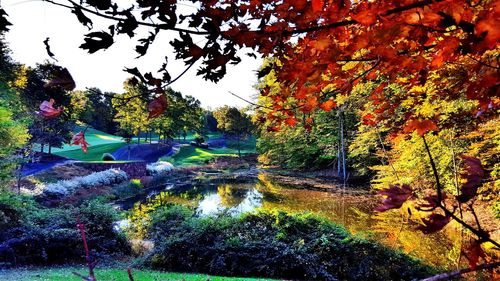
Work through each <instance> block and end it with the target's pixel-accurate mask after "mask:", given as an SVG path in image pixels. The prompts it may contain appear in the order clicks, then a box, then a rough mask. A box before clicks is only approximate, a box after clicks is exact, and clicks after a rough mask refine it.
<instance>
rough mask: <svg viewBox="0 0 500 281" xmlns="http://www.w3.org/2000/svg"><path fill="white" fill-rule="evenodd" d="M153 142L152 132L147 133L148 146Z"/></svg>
mask: <svg viewBox="0 0 500 281" xmlns="http://www.w3.org/2000/svg"><path fill="white" fill-rule="evenodd" d="M152 142H153V132H152V131H149V144H151V143H152Z"/></svg>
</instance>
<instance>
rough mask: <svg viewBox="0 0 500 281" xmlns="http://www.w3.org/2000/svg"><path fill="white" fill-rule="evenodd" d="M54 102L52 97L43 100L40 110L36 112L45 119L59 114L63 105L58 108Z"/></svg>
mask: <svg viewBox="0 0 500 281" xmlns="http://www.w3.org/2000/svg"><path fill="white" fill-rule="evenodd" d="M54 102H55V101H54V99H50V100H49V101H43V102H42V103H41V104H40V111H39V112H38V114H39V115H41V116H43V117H45V118H47V119H49V118H55V117H57V116H59V115H60V114H61V112H62V111H63V110H64V107H63V106H60V107H58V108H55V107H54Z"/></svg>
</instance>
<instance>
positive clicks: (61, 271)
mask: <svg viewBox="0 0 500 281" xmlns="http://www.w3.org/2000/svg"><path fill="white" fill-rule="evenodd" d="M73 271H77V272H79V273H82V274H85V273H86V272H87V271H86V268H53V269H23V270H17V269H16V270H6V271H1V270H0V278H1V279H2V280H16V281H79V280H80V281H81V280H82V279H80V278H79V277H77V276H75V275H74V274H72V272H73ZM95 274H96V278H97V280H99V281H128V280H129V279H128V276H127V271H126V270H124V269H96V272H95ZM133 276H134V279H135V280H140V281H160V280H161V281H174V280H185V281H206V280H211V281H223V280H226V281H251V280H255V281H256V280H262V281H264V280H272V279H255V278H237V277H217V276H210V275H206V274H188V273H170V272H159V271H148V270H134V271H133Z"/></svg>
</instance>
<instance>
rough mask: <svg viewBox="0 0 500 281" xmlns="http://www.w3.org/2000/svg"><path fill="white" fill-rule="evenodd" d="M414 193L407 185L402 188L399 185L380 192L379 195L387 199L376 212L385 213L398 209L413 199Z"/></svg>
mask: <svg viewBox="0 0 500 281" xmlns="http://www.w3.org/2000/svg"><path fill="white" fill-rule="evenodd" d="M412 193H413V192H412V190H411V187H410V186H409V185H407V184H403V185H402V186H401V187H399V185H390V186H389V188H387V189H382V190H379V192H378V194H379V195H382V196H385V197H386V198H385V199H384V200H382V202H381V203H380V205H379V206H378V207H377V208H375V211H377V212H384V211H387V210H390V209H398V208H400V207H401V206H402V205H403V203H404V202H406V200H408V198H410V197H411V195H412Z"/></svg>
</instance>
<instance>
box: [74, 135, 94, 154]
mask: <svg viewBox="0 0 500 281" xmlns="http://www.w3.org/2000/svg"><path fill="white" fill-rule="evenodd" d="M71 144H72V145H79V146H81V147H82V150H83V152H85V153H87V148H88V147H89V145H90V144H89V143H88V142H87V141H86V140H85V134H84V133H83V132H79V133H78V134H75V135H74V136H73V138H72V139H71Z"/></svg>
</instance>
